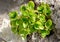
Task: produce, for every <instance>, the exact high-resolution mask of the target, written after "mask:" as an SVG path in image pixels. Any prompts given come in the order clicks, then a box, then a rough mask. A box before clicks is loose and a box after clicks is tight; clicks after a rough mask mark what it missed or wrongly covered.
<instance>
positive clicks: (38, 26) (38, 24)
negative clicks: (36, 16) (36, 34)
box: [34, 21, 44, 30]
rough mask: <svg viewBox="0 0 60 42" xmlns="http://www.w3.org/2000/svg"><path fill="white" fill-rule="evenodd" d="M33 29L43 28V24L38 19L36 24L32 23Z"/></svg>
mask: <svg viewBox="0 0 60 42" xmlns="http://www.w3.org/2000/svg"><path fill="white" fill-rule="evenodd" d="M34 27H35V29H38V30H39V29H40V30H43V29H44V26H43V25H42V23H41V22H40V21H37V22H36V24H35V25H34Z"/></svg>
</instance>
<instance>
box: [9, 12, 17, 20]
mask: <svg viewBox="0 0 60 42" xmlns="http://www.w3.org/2000/svg"><path fill="white" fill-rule="evenodd" d="M17 14H18V12H17V11H12V12H10V13H9V17H10V18H11V19H13V18H16V17H17Z"/></svg>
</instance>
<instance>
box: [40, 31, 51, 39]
mask: <svg viewBox="0 0 60 42" xmlns="http://www.w3.org/2000/svg"><path fill="white" fill-rule="evenodd" d="M40 33H41V37H42V38H45V37H46V36H47V35H49V34H50V31H46V30H41V31H40Z"/></svg>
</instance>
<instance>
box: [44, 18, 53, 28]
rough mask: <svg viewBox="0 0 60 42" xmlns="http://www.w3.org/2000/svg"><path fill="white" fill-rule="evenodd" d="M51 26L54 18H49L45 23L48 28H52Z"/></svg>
mask: <svg viewBox="0 0 60 42" xmlns="http://www.w3.org/2000/svg"><path fill="white" fill-rule="evenodd" d="M51 26H52V20H51V19H49V20H47V22H46V23H45V27H46V28H50V27H51Z"/></svg>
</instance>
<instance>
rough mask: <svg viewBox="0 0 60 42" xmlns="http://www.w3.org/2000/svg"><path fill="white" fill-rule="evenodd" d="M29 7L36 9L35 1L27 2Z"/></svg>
mask: <svg viewBox="0 0 60 42" xmlns="http://www.w3.org/2000/svg"><path fill="white" fill-rule="evenodd" d="M27 7H28V8H29V9H34V7H35V4H34V2H33V1H29V3H28V4H27Z"/></svg>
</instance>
